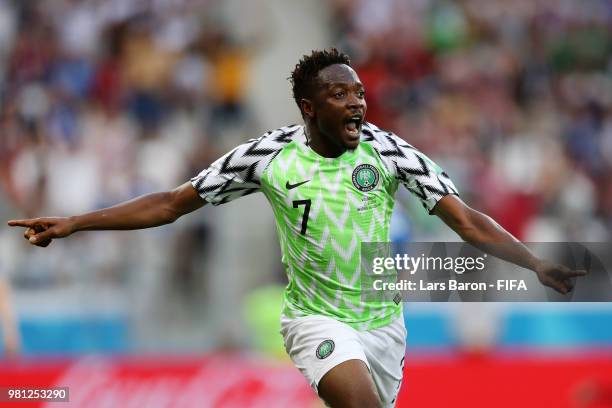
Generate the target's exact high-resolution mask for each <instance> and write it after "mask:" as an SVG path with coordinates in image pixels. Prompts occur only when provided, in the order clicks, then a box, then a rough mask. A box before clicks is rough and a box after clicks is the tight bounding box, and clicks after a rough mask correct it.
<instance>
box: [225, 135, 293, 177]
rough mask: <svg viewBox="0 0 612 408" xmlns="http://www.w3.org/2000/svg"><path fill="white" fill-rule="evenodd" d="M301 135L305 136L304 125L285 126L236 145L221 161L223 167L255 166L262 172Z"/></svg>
mask: <svg viewBox="0 0 612 408" xmlns="http://www.w3.org/2000/svg"><path fill="white" fill-rule="evenodd" d="M300 137H304V131H303V126H301V125H289V126H283V127H280V128H278V129H274V130H270V131H267V132H266V133H264V134H263V135H261V136H260V137H258V138H254V139H249V140H247V141H246V142H245V143H243V144H241V145H239V146H236V147H235V148H234V149H233V150H232V151H231V152H229V153H228V154H227V155H225V156H224V157H221V158H220V159H219V161H221V163H222V167H228V166H230V167H235V166H239V167H240V166H241V167H244V168H246V166H254V167H256V168H257V170H258V172H261V171H262V170H263V168H262V167H265V166H267V165H268V164H269V163H270V161H272V159H274V157H276V155H277V154H278V153H279V152H280V151H281V150H282V149H283V148H284V147H285V146H287V145H288V144H289V143H291V142H292V141H294V140H299V139H300Z"/></svg>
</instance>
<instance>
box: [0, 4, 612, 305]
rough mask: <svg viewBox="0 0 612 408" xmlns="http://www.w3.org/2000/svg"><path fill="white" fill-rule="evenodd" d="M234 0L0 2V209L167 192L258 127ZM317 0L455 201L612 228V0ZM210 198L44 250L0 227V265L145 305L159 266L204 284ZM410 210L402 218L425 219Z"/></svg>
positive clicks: (22, 211)
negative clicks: (158, 220)
mask: <svg viewBox="0 0 612 408" xmlns="http://www.w3.org/2000/svg"><path fill="white" fill-rule="evenodd" d="M229 3H232V2H228V1H222V0H138V1H123V0H31V1H20V0H0V216H1V217H0V218H2V219H7V218H9V217H10V218H12V217H29V216H38V215H46V214H49V215H69V214H75V213H82V212H85V211H91V210H94V209H97V208H101V207H103V206H108V205H111V204H114V203H117V202H119V201H122V200H126V199H129V198H132V197H135V196H137V195H139V194H142V193H146V192H151V191H156V190H165V189H169V188H173V187H175V186H177V185H179V184H181V183H183V182H185V181H186V180H188V179H189V178H190V177H192V176H194V175H195V174H197V173H198V172H199V171H200V170H201V169H202V168H204V167H205V166H207V165H208V164H209V163H210V162H211V161H212V160H214V159H215V158H216V157H218V156H219V155H221V154H222V153H224V152H225V151H227V150H228V149H229V148H231V147H232V146H234V145H236V144H238V143H240V142H242V141H245V140H246V139H249V138H252V137H256V136H257V135H258V134H257V133H253V129H258V130H261V132H262V133H263V131H265V130H267V129H264V128H261V129H260V127H259V124H258V123H257V119H258V118H257V117H255V116H254V115H253V114H252V113H251V112H252V110H251V109H250V108H249V103H248V102H247V101H248V95H249V77H250V74H251V73H252V71H251V69H252V60H253V59H254V58H255V57H256V52H255V51H256V50H257V49H258V47H259V46H260V44H259V40H260V39H259V38H258V36H257V35H252V34H253V33H250V34H247V35H244V32H242V33H240V30H241V28H242V25H236V24H231V23H230V22H229V21H230V19H228V18H227V13H228V10H227V5H228V4H229ZM233 4H234V6H235V5H236V4H237V3H236V2H233ZM321 4H323V5H324V7H326V8H327V10H326V13H325V14H328V15H329V20H328V21H321V25H322V27H323V26H325V27H327V29H331V33H332V38H330V39H329V43H328V44H329V45H336V46H337V47H339V48H340V49H342V50H343V51H345V52H347V53H349V55H350V56H351V58H352V61H353V64H354V65H355V67H356V69H357V71H358V73H359V76H360V78H361V79H362V81H363V82H364V84H365V87H366V92H367V96H366V98H367V102H368V120H369V121H371V122H373V123H375V124H377V125H378V126H380V127H383V128H387V129H389V130H393V131H395V132H396V133H397V134H398V135H400V136H401V137H403V138H405V139H406V140H407V141H408V142H409V143H411V144H413V145H415V146H417V147H418V148H420V149H421V150H423V151H424V152H426V153H427V154H428V155H430V156H431V157H432V158H433V159H434V160H436V161H438V162H440V164H442V165H443V167H445V168H446V170H447V171H448V173H449V174H450V175H451V176H452V178H453V179H454V180H455V183H456V184H457V185H458V187H459V190H460V192H461V193H462V197H463V198H464V200H465V201H467V202H468V203H469V204H471V205H472V206H474V207H475V208H477V209H480V210H483V211H484V212H486V213H488V214H489V215H491V216H492V217H493V218H495V219H496V220H497V221H498V222H499V223H500V224H502V225H503V226H505V227H506V228H507V229H509V230H510V231H511V232H513V233H514V234H516V235H517V236H518V237H519V238H521V239H523V240H526V241H580V240H582V241H606V240H609V239H610V238H611V231H612V177H609V176H610V174H611V173H612V172H611V169H612V3H610V2H609V1H606V0H591V1H588V2H580V1H577V0H558V1H544V0H538V1H531V0H516V1H512V2H508V1H503V0H462V1H458V2H451V1H443V0H410V1H406V0H322V1H321ZM231 13H233V14H234V15H238V16H239V20H240V21H242V22H243V23H244V24H245V25H246V24H248V23H249V22H252V21H251V20H252V19H250V18H244V16H241V15H240V13H241V8H240V7H237V8H234V10H232V11H231ZM305 35H307V34H305ZM298 57H299V55H298V54H297V52H296V55H295V60H296V61H297V59H298ZM291 68H292V67H291V66H288V67H287V74H289V71H290V70H291ZM287 87H289V84H287ZM278 103H280V104H288V103H293V102H292V101H291V100H286V101H279V102H278ZM297 117H298V112H297V109H296V118H297ZM285 124H286V123H275V124H265V126H266V127H269V128H274V127H278V126H281V125H285ZM207 214H208V213H207V212H206V211H203V212H202V213H200V214H198V216H197V217H195V218H190V219H189V220H190V221H187V222H183V223H182V224H180V225H179V226H178V227H177V226H169V227H165V228H163V229H161V230H157V231H156V230H154V231H151V232H147V233H143V234H142V235H139V236H138V237H139V238H138V240H134V239H133V238H134V237H135V235H130V233H104V234H82V235H81V236H80V238H79V240H67V241H66V242H65V243H62V245H59V246H58V245H54V248H52V249H50V250H49V251H47V252H45V253H44V254H43V253H42V252H40V251H35V250H32V248H25V249H24V247H25V245H21V246H19V245H17V244H15V243H14V240H13V239H12V236H13V235H14V234H16V232H15V231H9V230H7V229H6V228H5V229H4V230H3V231H2V230H0V275H1V274H2V273H3V272H2V271H6V270H9V271H10V272H12V273H13V279H12V280H13V283H14V285H15V287H17V288H25V289H28V288H30V289H31V288H41V287H42V288H49V287H57V286H66V285H71V284H73V283H74V282H83V281H85V282H84V283H83V284H84V285H85V286H87V285H89V286H88V287H89V288H90V290H89V291H86V292H84V293H86V295H84V296H81V297H80V298H79V299H80V301H82V300H83V299H85V298H86V299H88V300H91V299H93V298H94V297H95V296H93V294H92V291H91V288H92V287H93V288H96V292H97V293H96V295H100V293H102V292H103V288H104V287H107V286H108V287H110V288H111V289H112V290H111V292H112V293H116V292H117V290H122V288H124V287H125V286H126V283H129V284H132V286H133V285H134V283H135V282H134V281H136V286H137V287H138V292H139V293H141V294H142V293H150V295H149V297H150V299H149V300H148V301H145V302H144V303H143V305H146V306H142V307H143V308H144V307H150V306H151V305H152V304H157V303H158V300H159V298H160V297H159V295H160V293H159V292H156V291H155V290H152V289H151V288H150V287H149V286H151V285H158V284H159V282H160V279H158V278H154V277H155V276H156V274H157V276H158V277H159V276H166V277H171V278H168V279H170V280H169V281H167V282H165V281H164V279H166V278H161V282H162V286H164V285H165V286H164V287H166V286H172V285H175V286H179V287H180V288H179V289H180V292H181V296H182V295H184V294H185V293H187V294H189V292H190V291H191V292H195V294H194V295H195V297H196V298H199V297H202V295H201V292H199V291H200V289H198V288H201V287H202V285H204V286H205V282H199V283H197V282H196V283H197V284H194V282H195V281H197V280H198V279H200V280H202V279H204V278H203V276H205V273H204V272H203V271H202V270H201V268H202V265H203V262H202V260H203V258H205V257H206V252H205V248H206V246H207V243H210V242H211V237H215V236H216V235H214V234H215V233H214V231H212V232H211V227H210V224H209V222H208V219H207V217H209V216H208V215H207ZM418 214H419V215H417V214H416V213H414V214H411V217H409V218H406V219H405V220H404V223H403V224H398V225H402V226H404V225H409V224H410V223H413V221H414V223H416V224H419V223H421V224H423V225H421V227H422V230H423V231H427V225H426V224H427V223H428V222H432V221H430V220H427V219H426V217H423V216H422V215H423V212H422V211H421V210H420V209H419V213H418ZM430 218H433V217H430ZM417 229H418V228H417ZM270 231H272V227H271V228H270ZM8 235H11V237H10V238H9V237H8ZM418 237H419V236H418V234H417V235H415V238H418ZM434 238H435V237H434ZM437 239H439V236H438V237H437ZM267 255H269V256H277V254H276V253H274V254H267ZM26 259H27V261H26ZM134 270H138V271H140V272H141V273H140V274H135V275H133V274H132V272H130V273H127V272H128V271H134ZM220 273H223V271H221V272H220ZM155 282H157V283H155ZM92 285H93V286H92ZM163 290H165V289H162V291H163ZM127 293H133V292H127ZM165 295H166V293H165V292H164V293H162V297H163V296H165ZM130 296H131V295H130V294H128V295H125V294H124V295H123V296H119V298H118V299H119V303H121V302H124V303H126V305H127V306H126V308H127V309H129V308H130V307H137V305H136V306H135V305H134V304H132V303H131V302H132V301H133V299H131V298H130ZM55 298H56V299H57V296H56V297H55ZM113 299H114V298H113ZM107 303H113V302H107ZM79 304H81V303H79ZM188 307H189V308H191V309H192V310H200V309H197V308H193V305H188ZM92 308H94V306H92ZM164 309H165V307H164V306H160V310H164Z"/></svg>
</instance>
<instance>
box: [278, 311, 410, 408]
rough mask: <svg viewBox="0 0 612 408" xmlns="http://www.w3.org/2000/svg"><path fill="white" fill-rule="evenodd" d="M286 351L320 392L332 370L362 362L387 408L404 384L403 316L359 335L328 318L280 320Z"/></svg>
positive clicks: (357, 332) (284, 317)
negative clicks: (336, 367)
mask: <svg viewBox="0 0 612 408" xmlns="http://www.w3.org/2000/svg"><path fill="white" fill-rule="evenodd" d="M281 334H282V335H283V339H284V340H285V350H287V353H288V354H289V357H291V360H292V361H293V363H294V364H295V366H296V367H297V368H298V369H299V370H300V371H301V372H302V374H304V376H305V377H306V379H307V380H308V382H309V383H310V385H311V386H312V387H313V388H314V390H315V391H317V385H318V384H319V381H320V380H321V378H323V376H324V375H325V374H326V373H327V372H328V371H329V370H331V369H332V368H334V367H335V366H337V365H338V364H340V363H343V362H345V361H347V360H355V359H356V360H361V361H363V362H364V363H365V364H366V365H367V366H368V369H369V370H370V373H371V374H372V378H373V379H374V384H376V388H377V389H378V395H379V396H380V398H381V400H382V403H383V406H384V407H393V406H394V405H395V400H396V399H397V394H398V391H399V389H400V386H401V382H402V374H403V367H404V356H405V352H406V328H405V327H404V318H403V316H400V317H398V318H397V319H396V320H395V321H393V322H392V323H391V324H389V325H387V326H384V327H380V328H378V329H373V330H368V331H358V330H355V329H353V328H352V327H350V326H349V325H347V324H345V323H342V322H339V321H337V320H334V319H332V318H330V317H326V316H306V317H298V318H295V319H290V318H288V317H286V316H281Z"/></svg>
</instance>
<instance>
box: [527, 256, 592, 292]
mask: <svg viewBox="0 0 612 408" xmlns="http://www.w3.org/2000/svg"><path fill="white" fill-rule="evenodd" d="M535 273H536V274H537V275H538V279H539V280H540V282H542V284H543V285H546V286H549V287H551V288H553V289H554V290H556V291H557V292H559V293H563V294H566V293H568V292H571V291H572V289H573V288H574V282H572V278H575V277H577V276H584V275H586V274H587V271H585V270H572V269H570V268H568V267H566V266H563V265H559V264H554V263H552V262H548V261H541V262H540V263H539V264H538V266H537V267H536V269H535Z"/></svg>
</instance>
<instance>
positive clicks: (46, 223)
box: [8, 217, 74, 247]
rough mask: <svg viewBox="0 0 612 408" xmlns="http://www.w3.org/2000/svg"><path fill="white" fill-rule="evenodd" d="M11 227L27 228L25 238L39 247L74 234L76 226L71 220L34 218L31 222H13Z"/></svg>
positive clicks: (10, 223)
mask: <svg viewBox="0 0 612 408" xmlns="http://www.w3.org/2000/svg"><path fill="white" fill-rule="evenodd" d="M8 225H10V226H11V227H26V230H25V232H24V233H23V237H24V238H25V239H27V240H28V241H29V242H30V244H32V245H36V246H39V247H46V246H48V245H49V244H50V243H51V241H53V239H55V238H64V237H67V236H68V235H70V234H72V233H73V232H74V224H73V222H72V221H71V219H70V218H65V217H54V218H33V219H29V220H11V221H9V222H8Z"/></svg>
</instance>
